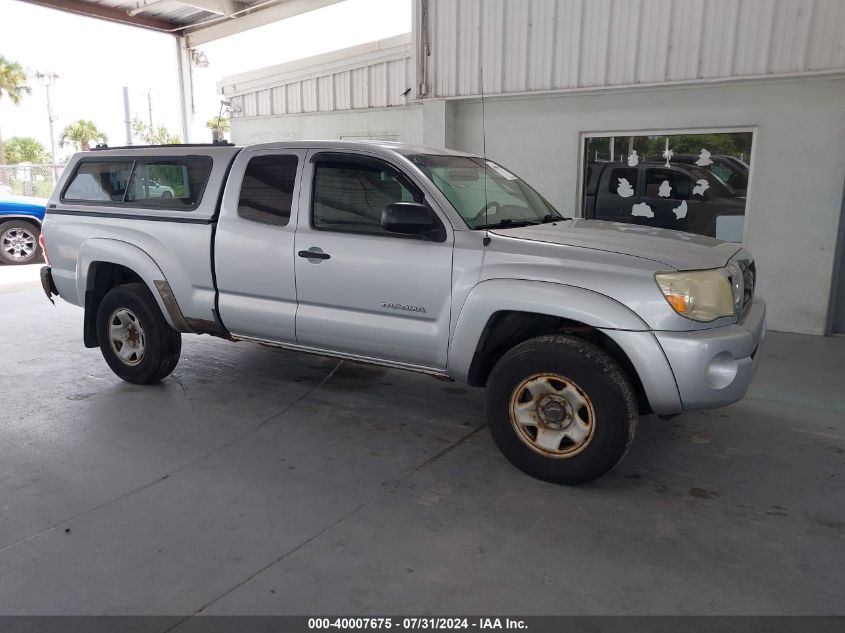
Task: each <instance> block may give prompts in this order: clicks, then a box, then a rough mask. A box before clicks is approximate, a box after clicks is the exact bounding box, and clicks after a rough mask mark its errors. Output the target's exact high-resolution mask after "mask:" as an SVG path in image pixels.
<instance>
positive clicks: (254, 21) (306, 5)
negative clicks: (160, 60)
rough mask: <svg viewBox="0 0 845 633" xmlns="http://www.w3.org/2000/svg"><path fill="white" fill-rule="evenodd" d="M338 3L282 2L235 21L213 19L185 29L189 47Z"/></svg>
mask: <svg viewBox="0 0 845 633" xmlns="http://www.w3.org/2000/svg"><path fill="white" fill-rule="evenodd" d="M337 2H342V0H280V1H279V3H278V4H273V5H270V6H269V7H267V8H257V9H255V10H249V9H248V8H247V9H246V10H245V11H242V12H239V14H238V15H237V16H235V17H234V18H233V19H226V18H225V17H220V18H212V19H211V20H209V23H208V25H206V26H203V25H202V24H198V25H196V26H186V27H185V33H186V34H187V40H188V47H189V48H194V47H196V46H200V45H202V44H207V43H208V42H212V41H214V40H219V39H221V38H224V37H227V36H229V35H234V34H235V33H240V32H241V31H247V30H249V29H253V28H255V27H257V26H263V25H264V24H269V23H271V22H277V21H278V20H284V19H286V18H292V17H293V16H295V15H301V14H303V13H308V12H309V11H313V10H315V9H320V8H322V7H327V6H329V5H331V4H335V3H337Z"/></svg>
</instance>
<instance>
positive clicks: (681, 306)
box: [654, 269, 735, 321]
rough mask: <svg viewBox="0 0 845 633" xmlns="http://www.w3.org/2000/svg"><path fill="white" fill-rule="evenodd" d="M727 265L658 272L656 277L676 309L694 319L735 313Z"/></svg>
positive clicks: (713, 318)
mask: <svg viewBox="0 0 845 633" xmlns="http://www.w3.org/2000/svg"><path fill="white" fill-rule="evenodd" d="M728 275H729V273H728V272H727V271H726V270H725V269H718V270H693V271H687V272H679V273H657V274H656V275H655V276H654V278H655V280H656V281H657V285H658V286H659V287H660V291H661V292H662V293H663V296H664V297H666V301H668V302H669V305H670V306H672V307H673V308H674V309H675V312H677V313H678V314H680V315H681V316H685V317H687V318H688V319H692V320H693V321H713V320H715V319H718V318H719V317H726V316H733V315H734V314H735V312H734V295H733V291H732V288H731V282H730V281H729V279H728Z"/></svg>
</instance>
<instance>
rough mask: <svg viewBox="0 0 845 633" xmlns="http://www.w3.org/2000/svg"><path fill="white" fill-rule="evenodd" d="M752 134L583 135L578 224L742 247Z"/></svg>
mask: <svg viewBox="0 0 845 633" xmlns="http://www.w3.org/2000/svg"><path fill="white" fill-rule="evenodd" d="M752 142H753V133H752V132H750V131H749V132H719V133H687V134H672V135H665V134H653V135H652V134H647V133H646V134H638V135H637V136H623V135H614V136H602V135H587V137H586V138H585V139H584V159H585V164H584V169H583V172H582V173H583V178H584V180H583V186H582V188H581V191H582V208H583V212H584V217H586V218H595V219H597V220H610V221H614V222H628V223H632V224H642V225H646V226H654V227H659V228H666V229H675V230H680V231H688V232H691V233H698V234H700V235H708V236H710V237H716V238H718V239H721V240H725V241H730V242H741V241H742V238H743V229H744V221H745V207H746V195H747V191H748V180H749V177H750V172H751V165H750V160H751V146H752Z"/></svg>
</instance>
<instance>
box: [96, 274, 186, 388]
mask: <svg viewBox="0 0 845 633" xmlns="http://www.w3.org/2000/svg"><path fill="white" fill-rule="evenodd" d="M97 338H98V340H99V343H100V351H101V352H102V353H103V358H105V360H106V363H108V365H109V367H110V368H111V370H112V371H113V372H114V373H115V374H117V375H118V376H119V377H120V378H122V379H123V380H125V381H126V382H131V383H134V384H137V385H148V384H152V383H156V382H158V381H160V380H161V379H162V378H164V377H166V376H167V375H169V374H170V372H172V371H173V370H174V369H175V367H176V364H177V363H178V362H179V354H180V353H181V351H182V335H181V334H179V332H177V331H176V330H174V329H173V328H172V327H170V325H168V323H167V321H165V320H164V316H163V315H162V314H161V310H159V307H158V304H157V303H156V301H155V298H153V295H152V293H151V292H150V290H149V288H147V286H146V285H145V284H143V283H132V284H126V285H123V286H117V287H115V288H112V289H111V290H109V292H108V293H107V294H106V296H105V297H103V300H102V301H101V302H100V306H99V308H98V309H97Z"/></svg>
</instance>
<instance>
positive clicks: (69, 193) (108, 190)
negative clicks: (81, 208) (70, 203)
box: [62, 160, 135, 203]
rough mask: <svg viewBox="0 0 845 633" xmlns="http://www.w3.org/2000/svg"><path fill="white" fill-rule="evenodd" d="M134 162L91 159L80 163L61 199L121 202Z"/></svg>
mask: <svg viewBox="0 0 845 633" xmlns="http://www.w3.org/2000/svg"><path fill="white" fill-rule="evenodd" d="M134 164H135V161H132V160H122V161H121V160H109V161H99V160H97V161H94V160H92V161H85V162H83V163H80V165H79V168H78V169H77V170H76V173H75V174H74V175H73V177H72V178H71V180H70V183H68V186H67V188H66V189H65V193H64V195H63V196H62V199H64V200H79V201H85V202H118V203H119V202H123V196H124V194H125V193H126V186H127V185H128V184H129V177H130V175H131V173H132V166H133V165H134Z"/></svg>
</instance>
